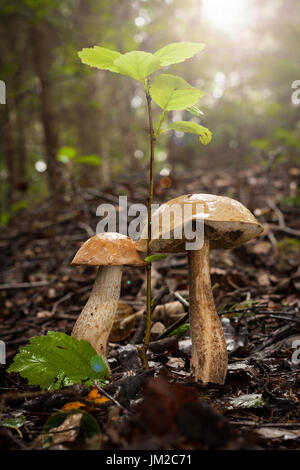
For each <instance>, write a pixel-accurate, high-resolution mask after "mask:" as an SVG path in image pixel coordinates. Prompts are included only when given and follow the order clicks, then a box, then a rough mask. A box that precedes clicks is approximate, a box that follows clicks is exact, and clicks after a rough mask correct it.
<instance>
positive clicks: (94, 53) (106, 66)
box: [78, 46, 121, 73]
mask: <svg viewBox="0 0 300 470" xmlns="http://www.w3.org/2000/svg"><path fill="white" fill-rule="evenodd" d="M78 55H79V57H80V59H81V62H82V63H83V64H86V65H90V66H91V67H96V68H97V69H100V70H109V71H110V72H115V73H119V70H118V67H117V66H116V65H115V64H114V61H115V60H116V59H117V58H118V57H120V56H121V53H120V52H118V51H113V50H111V49H106V48H105V47H100V46H95V47H85V48H84V49H82V50H81V51H80V52H78Z"/></svg>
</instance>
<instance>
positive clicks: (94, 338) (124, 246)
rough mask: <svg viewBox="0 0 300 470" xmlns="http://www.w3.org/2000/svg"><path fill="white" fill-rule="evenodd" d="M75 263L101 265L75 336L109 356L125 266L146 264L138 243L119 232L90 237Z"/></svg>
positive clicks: (74, 333)
mask: <svg viewBox="0 0 300 470" xmlns="http://www.w3.org/2000/svg"><path fill="white" fill-rule="evenodd" d="M72 264H84V265H89V266H99V269H98V272H97V276H96V280H95V283H94V286H93V289H92V291H91V293H90V296H89V299H88V301H87V303H86V305H85V307H84V308H83V310H82V312H81V313H80V316H79V317H78V319H77V321H76V323H75V325H74V328H73V331H72V336H74V338H77V339H85V340H87V341H89V343H90V344H91V345H92V346H93V347H94V349H95V350H96V351H97V353H98V354H100V355H101V356H103V358H104V359H106V347H107V341H108V337H109V334H110V331H111V329H112V326H113V323H114V320H115V316H116V312H117V309H118V301H119V298H120V290H121V278H122V267H123V266H124V265H129V266H145V261H144V260H143V258H142V257H141V255H140V254H139V253H138V252H137V249H136V242H135V241H133V240H132V239H131V238H129V237H126V236H125V235H121V234H119V233H114V232H113V233H112V232H107V233H101V234H97V235H95V236H93V237H91V238H89V239H88V240H87V241H86V242H85V243H84V244H83V245H82V247H81V248H80V249H79V250H78V252H77V253H76V255H75V257H74V259H73V260H72Z"/></svg>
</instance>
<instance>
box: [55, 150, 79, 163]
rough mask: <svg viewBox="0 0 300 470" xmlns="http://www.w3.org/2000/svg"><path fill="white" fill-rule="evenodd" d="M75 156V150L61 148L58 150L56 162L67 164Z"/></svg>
mask: <svg viewBox="0 0 300 470" xmlns="http://www.w3.org/2000/svg"><path fill="white" fill-rule="evenodd" d="M76 155H77V150H76V149H75V148H74V147H62V148H61V149H59V151H58V154H57V157H56V160H58V161H59V162H62V163H67V162H68V161H69V160H73V159H74V158H75V157H76Z"/></svg>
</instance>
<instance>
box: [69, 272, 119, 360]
mask: <svg viewBox="0 0 300 470" xmlns="http://www.w3.org/2000/svg"><path fill="white" fill-rule="evenodd" d="M121 278H122V266H102V267H100V268H99V269H98V273H97V276H96V280H95V283H94V286H93V289H92V292H91V294H90V297H89V300H88V301H87V303H86V305H85V306H84V308H83V310H82V312H81V314H80V316H79V317H78V319H77V321H76V323H75V325H74V328H73V331H72V336H74V338H77V339H79V340H80V339H85V340H87V341H88V342H89V343H90V344H91V345H92V346H93V347H94V349H95V350H96V351H97V353H98V354H100V355H101V356H103V358H104V359H105V360H106V346H107V341H108V337H109V334H110V331H111V329H112V326H113V323H114V320H115V316H116V312H117V309H118V301H119V298H120V290H121Z"/></svg>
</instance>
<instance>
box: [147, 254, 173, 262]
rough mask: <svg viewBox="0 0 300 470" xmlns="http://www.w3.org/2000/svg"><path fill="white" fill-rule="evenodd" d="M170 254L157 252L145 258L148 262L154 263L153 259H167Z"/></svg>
mask: <svg viewBox="0 0 300 470" xmlns="http://www.w3.org/2000/svg"><path fill="white" fill-rule="evenodd" d="M167 257H168V255H165V254H157V255H150V256H147V258H145V261H146V263H152V261H158V260H160V259H165V258H167Z"/></svg>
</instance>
